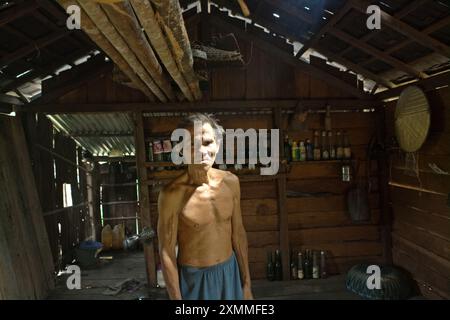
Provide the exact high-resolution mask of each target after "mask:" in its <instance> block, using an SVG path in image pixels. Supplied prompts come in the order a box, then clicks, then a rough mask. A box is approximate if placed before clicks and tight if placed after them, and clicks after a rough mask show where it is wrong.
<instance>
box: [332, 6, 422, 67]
mask: <svg viewBox="0 0 450 320" xmlns="http://www.w3.org/2000/svg"><path fill="white" fill-rule="evenodd" d="M429 1H430V0H415V1H411V2H410V3H409V4H408V5H406V6H405V7H403V8H402V9H401V10H400V11H399V12H397V13H395V14H394V17H396V18H397V19H402V18H403V17H406V16H407V15H408V14H410V13H411V12H413V11H415V10H417V9H418V8H419V7H421V6H423V5H425V4H426V3H427V2H429ZM381 31H382V29H375V30H371V31H370V32H369V33H367V34H366V35H364V36H363V37H362V38H360V40H361V41H363V42H367V41H369V40H370V39H372V38H373V37H375V36H376V35H377V34H379V33H380V32H381ZM395 47H397V46H395ZM392 48H394V47H392ZM351 49H352V48H351V47H348V48H347V49H344V50H343V51H342V52H340V53H339V55H340V56H343V55H345V54H346V53H348V52H349V51H350V50H351ZM389 51H390V52H394V51H395V50H390V49H389ZM372 61H373V59H370V62H372ZM364 64H366V63H365V62H364Z"/></svg>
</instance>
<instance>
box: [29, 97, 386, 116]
mask: <svg viewBox="0 0 450 320" xmlns="http://www.w3.org/2000/svg"><path fill="white" fill-rule="evenodd" d="M299 102H300V103H301V105H302V106H303V107H304V108H305V109H310V110H318V109H324V108H325V107H326V106H327V105H329V106H332V107H333V110H361V109H367V108H379V107H382V106H383V103H382V102H381V100H364V99H345V98H333V99H300V100H299V99H282V100H279V99H258V100H216V101H207V102H204V101H197V102H168V103H161V102H119V103H114V102H112V103H82V104H80V103H59V102H56V103H38V102H36V103H32V104H30V105H26V106H24V107H23V108H22V109H21V111H28V112H43V113H47V114H55V113H83V114H85V113H105V112H130V111H133V112H176V111H205V110H210V111H211V110H214V111H227V110H239V111H246V110H248V111H251V110H270V109H278V108H280V109H295V108H296V107H297V106H298V104H299Z"/></svg>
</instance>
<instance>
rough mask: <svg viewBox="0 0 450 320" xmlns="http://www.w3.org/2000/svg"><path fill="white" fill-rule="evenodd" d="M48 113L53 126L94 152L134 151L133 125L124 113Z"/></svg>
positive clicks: (100, 154)
mask: <svg viewBox="0 0 450 320" xmlns="http://www.w3.org/2000/svg"><path fill="white" fill-rule="evenodd" d="M48 117H49V119H50V120H51V121H52V122H53V124H54V125H55V127H56V128H58V129H59V130H61V131H63V132H64V133H66V134H67V135H69V136H71V137H73V138H74V140H75V141H77V142H78V144H79V145H81V146H82V147H83V148H85V149H86V150H88V151H89V152H91V153H92V154H93V155H95V156H107V155H109V153H110V152H111V150H113V149H114V150H119V151H121V152H122V153H123V154H124V155H134V153H135V147H134V137H133V132H134V125H133V120H132V119H131V117H130V115H128V114H127V113H97V114H91V113H90V114H55V115H49V116H48ZM115 134H117V136H114V135H115ZM104 135H108V136H107V137H105V136H104Z"/></svg>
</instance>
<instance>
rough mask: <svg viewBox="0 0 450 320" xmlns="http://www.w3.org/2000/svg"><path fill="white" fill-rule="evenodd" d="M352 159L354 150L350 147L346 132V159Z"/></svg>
mask: <svg viewBox="0 0 450 320" xmlns="http://www.w3.org/2000/svg"><path fill="white" fill-rule="evenodd" d="M351 157H352V150H351V147H350V140H349V137H348V133H347V131H344V159H350V158H351Z"/></svg>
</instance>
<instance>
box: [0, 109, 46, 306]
mask: <svg viewBox="0 0 450 320" xmlns="http://www.w3.org/2000/svg"><path fill="white" fill-rule="evenodd" d="M30 163H31V162H30V157H29V154H28V150H27V143H26V140H25V134H24V131H23V128H22V123H21V121H20V119H19V118H12V117H7V116H0V261H1V263H0V300H1V299H43V298H45V297H46V296H47V294H48V293H49V291H50V290H52V289H53V288H54V278H53V271H54V267H53V261H52V257H51V251H50V245H49V242H48V238H47V232H46V228H45V224H44V219H43V217H42V208H41V204H40V201H39V197H38V193H37V188H36V184H35V181H34V177H33V172H32V168H31V164H30Z"/></svg>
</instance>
